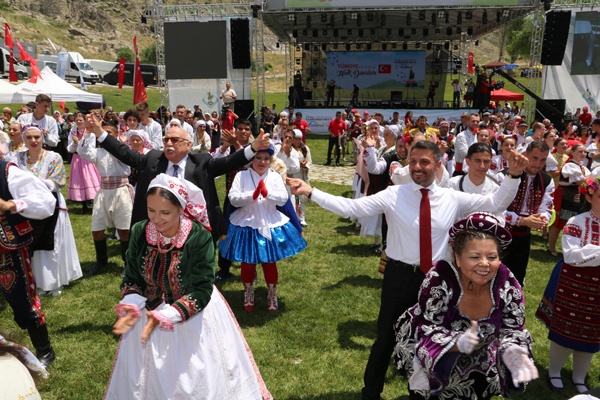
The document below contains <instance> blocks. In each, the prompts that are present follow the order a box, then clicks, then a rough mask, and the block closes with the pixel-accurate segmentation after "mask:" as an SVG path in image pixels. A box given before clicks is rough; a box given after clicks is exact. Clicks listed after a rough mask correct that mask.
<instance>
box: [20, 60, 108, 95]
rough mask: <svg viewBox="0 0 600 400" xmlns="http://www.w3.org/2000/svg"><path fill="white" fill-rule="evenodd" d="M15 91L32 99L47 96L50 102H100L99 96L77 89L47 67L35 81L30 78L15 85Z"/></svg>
mask: <svg viewBox="0 0 600 400" xmlns="http://www.w3.org/2000/svg"><path fill="white" fill-rule="evenodd" d="M17 91H18V93H20V94H23V95H25V94H29V95H33V96H34V97H35V96H36V95H38V94H42V93H43V94H46V95H48V96H49V97H50V98H51V99H52V101H85V102H95V103H101V102H102V95H101V94H95V93H88V92H86V91H83V90H80V89H77V88H76V87H75V86H73V85H71V84H70V83H67V81H65V80H64V79H61V78H60V77H59V76H58V75H56V74H55V73H54V72H52V70H51V69H50V68H49V67H45V68H44V69H43V70H42V73H41V75H40V76H39V77H38V78H37V79H36V78H31V79H29V80H28V81H26V82H23V83H21V84H19V85H17Z"/></svg>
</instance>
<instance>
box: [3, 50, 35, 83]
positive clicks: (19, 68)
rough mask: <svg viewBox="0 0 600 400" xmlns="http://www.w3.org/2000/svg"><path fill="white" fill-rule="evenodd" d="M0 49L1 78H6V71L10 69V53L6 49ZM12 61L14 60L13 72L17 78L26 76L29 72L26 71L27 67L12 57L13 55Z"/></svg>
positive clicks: (21, 78) (20, 78)
mask: <svg viewBox="0 0 600 400" xmlns="http://www.w3.org/2000/svg"><path fill="white" fill-rule="evenodd" d="M0 51H2V57H1V60H0V74H1V75H2V77H3V78H8V73H9V70H10V53H9V51H8V50H6V49H4V48H0ZM13 61H14V62H13V65H14V68H15V73H16V74H17V78H18V79H19V80H23V79H25V78H28V77H29V74H28V71H27V67H25V66H24V65H23V64H21V63H20V62H18V61H17V60H15V59H14V57H13Z"/></svg>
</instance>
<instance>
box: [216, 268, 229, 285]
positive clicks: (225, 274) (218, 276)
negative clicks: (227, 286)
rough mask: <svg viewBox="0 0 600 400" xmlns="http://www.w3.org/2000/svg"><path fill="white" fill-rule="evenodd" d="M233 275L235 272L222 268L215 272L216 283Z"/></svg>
mask: <svg viewBox="0 0 600 400" xmlns="http://www.w3.org/2000/svg"><path fill="white" fill-rule="evenodd" d="M232 276H233V274H232V273H231V272H229V271H226V270H223V269H222V270H220V271H219V272H217V273H216V274H215V283H218V282H222V281H224V280H226V279H229V278H231V277H232Z"/></svg>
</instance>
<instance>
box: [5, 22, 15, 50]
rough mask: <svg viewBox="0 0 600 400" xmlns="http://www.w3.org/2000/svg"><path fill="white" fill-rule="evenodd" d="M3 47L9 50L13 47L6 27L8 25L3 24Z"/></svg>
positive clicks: (8, 28) (8, 27)
mask: <svg viewBox="0 0 600 400" xmlns="http://www.w3.org/2000/svg"><path fill="white" fill-rule="evenodd" d="M4 45H5V46H6V47H8V48H9V49H11V50H12V49H13V48H14V47H15V45H14V44H13V40H12V35H11V33H10V26H8V24H4Z"/></svg>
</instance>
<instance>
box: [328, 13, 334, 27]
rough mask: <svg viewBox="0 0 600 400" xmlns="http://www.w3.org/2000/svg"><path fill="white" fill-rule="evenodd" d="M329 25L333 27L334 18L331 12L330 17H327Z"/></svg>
mask: <svg viewBox="0 0 600 400" xmlns="http://www.w3.org/2000/svg"><path fill="white" fill-rule="evenodd" d="M329 25H330V26H331V27H332V28H333V27H334V26H335V18H334V17H333V14H332V15H331V17H330V18H329Z"/></svg>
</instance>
